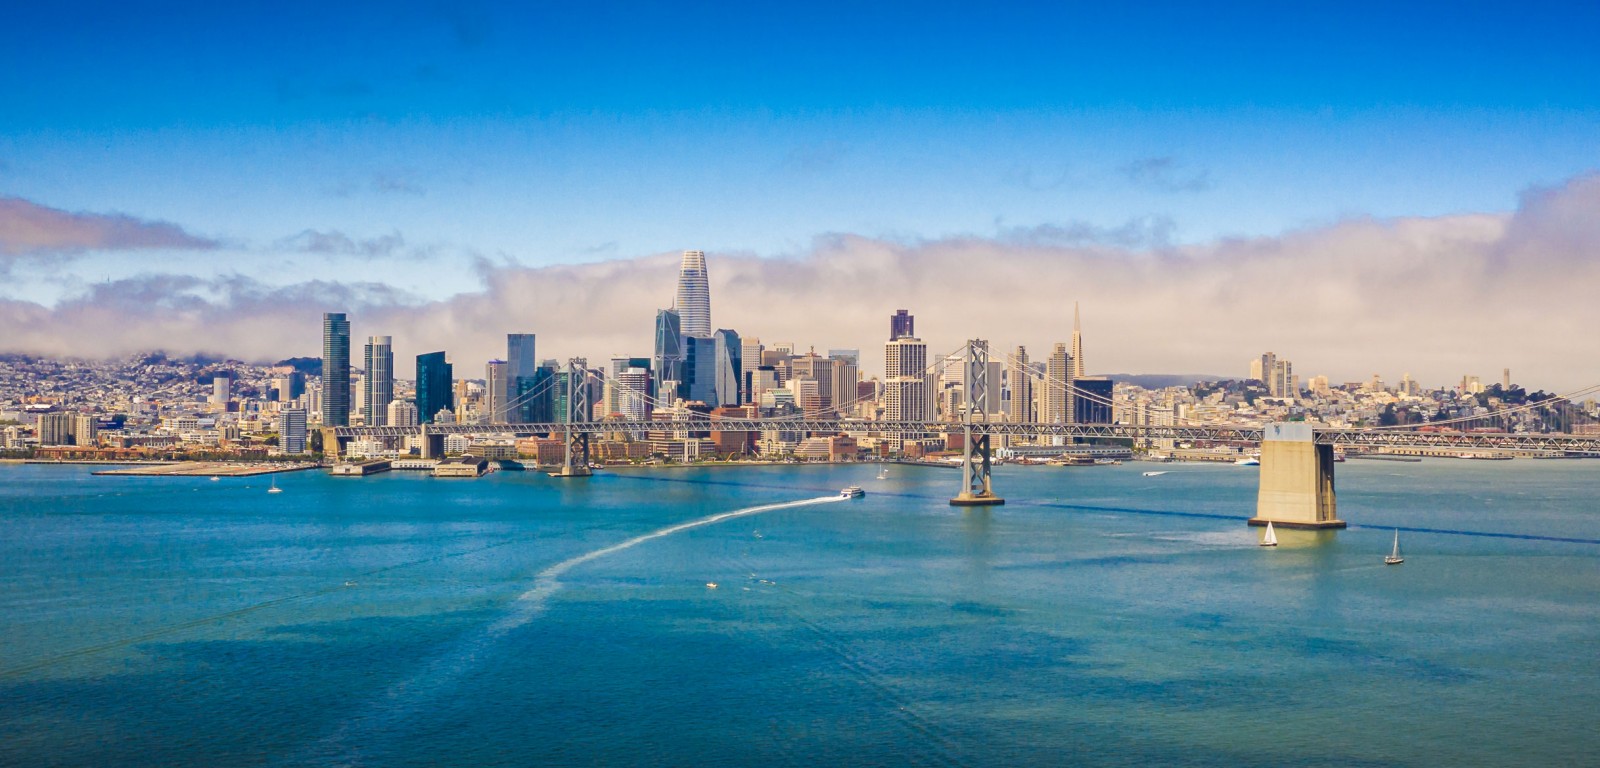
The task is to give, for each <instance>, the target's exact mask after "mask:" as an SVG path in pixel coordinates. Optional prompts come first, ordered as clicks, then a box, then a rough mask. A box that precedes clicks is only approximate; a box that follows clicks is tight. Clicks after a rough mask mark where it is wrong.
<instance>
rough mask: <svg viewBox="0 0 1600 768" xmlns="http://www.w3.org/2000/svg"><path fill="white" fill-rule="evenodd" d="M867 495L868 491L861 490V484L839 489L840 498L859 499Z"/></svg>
mask: <svg viewBox="0 0 1600 768" xmlns="http://www.w3.org/2000/svg"><path fill="white" fill-rule="evenodd" d="M865 495H867V492H866V491H863V490H861V486H859V485H852V486H850V487H848V488H845V489H843V490H841V491H839V498H841V499H859V498H861V497H862V496H865Z"/></svg>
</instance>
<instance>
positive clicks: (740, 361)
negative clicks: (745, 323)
mask: <svg viewBox="0 0 1600 768" xmlns="http://www.w3.org/2000/svg"><path fill="white" fill-rule="evenodd" d="M711 339H712V342H713V350H714V352H715V363H714V366H715V370H714V371H713V374H712V377H713V384H712V389H713V391H714V392H715V393H716V394H715V395H714V398H715V402H710V403H707V405H738V404H739V392H740V390H741V388H742V387H741V386H740V383H741V380H740V374H741V373H742V372H743V371H744V345H743V344H742V343H741V342H740V341H739V334H737V333H735V332H733V331H731V330H728V329H727V328H721V329H718V330H717V332H716V333H713V334H711Z"/></svg>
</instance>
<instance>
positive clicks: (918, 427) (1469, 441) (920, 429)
mask: <svg viewBox="0 0 1600 768" xmlns="http://www.w3.org/2000/svg"><path fill="white" fill-rule="evenodd" d="M425 428H426V430H427V434H429V435H437V436H444V435H485V434H505V433H511V434H517V435H542V434H565V433H568V432H569V431H570V432H578V433H586V434H601V433H606V432H632V433H637V432H764V431H771V430H782V431H786V432H820V433H824V434H837V433H840V432H854V433H875V434H893V435H900V434H906V433H946V432H961V431H963V430H965V429H969V428H970V429H971V431H972V433H973V434H975V435H994V436H999V435H1009V436H1018V437H1056V436H1060V437H1080V438H1110V439H1125V440H1126V439H1134V440H1140V439H1150V440H1161V439H1170V440H1178V441H1187V442H1202V441H1206V442H1251V443H1258V442H1261V440H1262V433H1263V430H1262V428H1261V427H1227V426H1148V425H1146V426H1136V425H1129V424H1043V423H1030V422H983V421H974V422H972V423H970V424H967V423H963V422H950V421H867V420H864V419H806V418H768V419H733V418H721V419H712V418H703V419H678V420H672V421H666V420H662V421H649V420H645V421H584V422H572V423H565V422H541V423H531V424H428V425H425ZM423 430H424V427H423V426H416V427H335V428H333V429H332V430H331V431H332V432H333V434H334V436H335V437H337V438H338V439H339V440H341V441H344V440H349V439H355V438H361V437H408V436H412V435H420V434H423ZM1312 433H1313V436H1314V437H1313V440H1314V442H1315V443H1316V444H1319V445H1339V446H1351V447H1362V448H1382V447H1395V448H1398V447H1412V448H1445V449H1450V448H1459V449H1464V450H1465V449H1503V450H1533V451H1561V452H1568V453H1582V454H1595V455H1597V456H1600V435H1568V434H1497V433H1475V432H1418V431H1415V430H1398V429H1332V428H1318V427H1315V426H1313V427H1312Z"/></svg>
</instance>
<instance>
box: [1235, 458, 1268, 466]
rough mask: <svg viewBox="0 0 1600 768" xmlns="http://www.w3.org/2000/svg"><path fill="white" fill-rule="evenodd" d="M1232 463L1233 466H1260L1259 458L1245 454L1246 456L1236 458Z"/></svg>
mask: <svg viewBox="0 0 1600 768" xmlns="http://www.w3.org/2000/svg"><path fill="white" fill-rule="evenodd" d="M1233 463H1234V465H1235V466H1240V467H1259V466H1261V460H1260V459H1258V458H1256V457H1254V456H1246V457H1244V458H1242V459H1238V460H1236V461H1234V462H1233Z"/></svg>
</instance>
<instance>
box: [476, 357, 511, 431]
mask: <svg viewBox="0 0 1600 768" xmlns="http://www.w3.org/2000/svg"><path fill="white" fill-rule="evenodd" d="M506 371H507V366H506V361H504V360H490V361H489V362H488V364H487V365H485V366H484V367H483V403H484V409H483V412H484V417H485V418H484V421H486V422H488V423H490V424H506V423H508V422H507V419H506V405H507V404H508V403H509V402H510V398H509V396H508V394H507V392H508V391H509V390H508V387H509V385H510V381H509V379H508V377H507V376H506Z"/></svg>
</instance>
